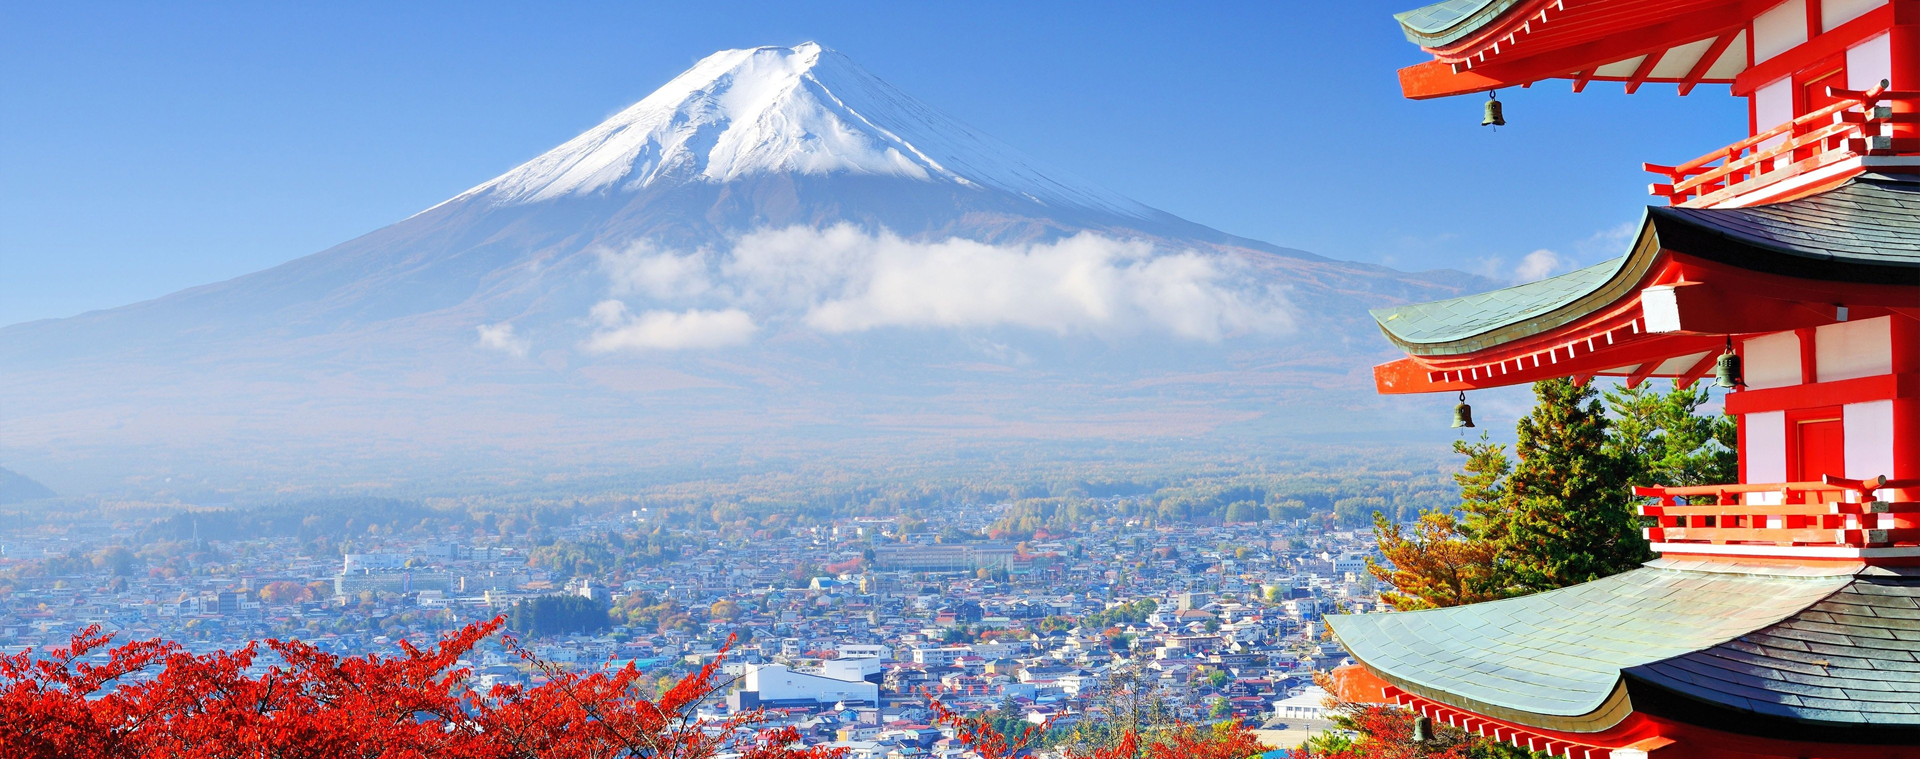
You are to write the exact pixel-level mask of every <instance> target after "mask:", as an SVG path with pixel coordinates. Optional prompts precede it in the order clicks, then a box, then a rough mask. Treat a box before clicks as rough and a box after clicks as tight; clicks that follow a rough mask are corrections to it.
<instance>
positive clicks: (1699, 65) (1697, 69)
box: [1680, 32, 1740, 97]
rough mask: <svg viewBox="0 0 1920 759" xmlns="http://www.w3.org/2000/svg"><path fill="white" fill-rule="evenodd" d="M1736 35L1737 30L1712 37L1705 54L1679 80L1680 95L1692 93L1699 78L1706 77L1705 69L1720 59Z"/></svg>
mask: <svg viewBox="0 0 1920 759" xmlns="http://www.w3.org/2000/svg"><path fill="white" fill-rule="evenodd" d="M1738 36H1740V35H1739V33H1738V32H1726V33H1723V34H1721V35H1720V36H1718V37H1715V38H1713V44H1711V45H1708V46H1707V52H1706V54H1705V55H1702V56H1700V60H1698V61H1695V62H1694V64H1693V68H1691V69H1688V70H1687V76H1686V78H1684V79H1682V80H1680V95H1681V96H1682V97H1685V96H1686V95H1688V94H1690V93H1692V92H1693V88H1694V87H1696V86H1698V85H1699V84H1700V80H1702V79H1705V78H1707V71H1709V70H1711V69H1712V68H1713V64H1714V62H1715V61H1718V60H1720V56H1722V55H1725V54H1726V52H1727V46H1729V45H1731V44H1733V38H1734V37H1738Z"/></svg>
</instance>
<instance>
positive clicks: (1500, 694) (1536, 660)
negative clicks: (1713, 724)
mask: <svg viewBox="0 0 1920 759" xmlns="http://www.w3.org/2000/svg"><path fill="white" fill-rule="evenodd" d="M1822 571H1823V572H1833V571H1836V570H1832V569H1827V570H1818V571H1816V573H1813V574H1811V575H1795V574H1769V573H1752V574H1749V573H1743V572H1729V571H1703V570H1701V569H1683V568H1676V567H1675V565H1672V564H1668V563H1663V562H1653V563H1652V564H1649V565H1648V566H1647V567H1643V568H1641V569H1636V570H1633V571H1631V572H1625V573H1622V574H1618V575H1614V576H1612V577H1607V578H1604V579H1601V580H1596V581H1594V582H1589V583H1585V584H1581V585H1575V586H1573V587H1569V588H1561V589H1559V590H1552V591H1547V592H1544V593H1536V594H1534V595H1530V596H1523V597H1520V598H1512V599H1507V600H1503V601H1493V602H1489V603H1480V604H1472V605H1468V606H1457V607H1453V608H1448V609H1435V610H1430V611H1416V612H1402V613H1393V614H1366V615H1346V616H1333V617H1328V618H1327V622H1328V624H1329V625H1330V626H1331V627H1332V628H1333V631H1334V633H1335V634H1336V635H1338V636H1339V638H1340V641H1341V643H1343V644H1345V645H1346V647H1347V650H1348V651H1350V652H1352V654H1353V656H1354V658H1355V659H1358V660H1359V661H1360V662H1361V663H1363V664H1365V665H1366V666H1367V667H1368V669H1371V670H1372V671H1374V672H1375V673H1376V674H1378V675H1380V676H1381V678H1383V679H1385V680H1387V681H1388V682H1390V683H1393V684H1394V685H1397V686H1399V687H1400V688H1401V689H1403V690H1406V691H1407V692H1409V693H1413V694H1416V695H1419V696H1422V697H1425V698H1428V699H1432V700H1434V701H1437V702H1440V703H1443V704H1448V705H1451V706H1454V707H1457V708H1460V709H1465V710H1468V711H1472V712H1477V713H1480V714H1485V715H1487V716H1490V717H1495V718H1499V719H1506V720H1510V721H1513V722H1518V723H1520V724H1525V725H1531V726H1535V727H1541V728H1547V729H1554V730H1564V731H1568V732H1596V731H1600V730H1605V729H1607V728H1609V727H1612V726H1613V725H1615V724H1618V723H1619V722H1620V720H1622V719H1625V718H1626V716H1627V714H1629V713H1630V712H1631V710H1632V706H1631V704H1630V702H1629V700H1628V698H1627V692H1626V689H1625V687H1624V685H1623V681H1622V672H1623V671H1624V670H1629V669H1632V668H1635V667H1640V666H1642V665H1647V664H1652V663H1655V662H1661V661H1665V660H1670V659H1675V658H1678V657H1683V656H1686V655H1688V654H1693V653H1695V652H1698V651H1702V650H1706V649H1710V648H1713V647H1714V646H1718V645H1720V644H1723V643H1726V642H1728V641H1730V640H1735V639H1738V638H1740V637H1741V636H1744V635H1747V634H1748V633H1751V632H1753V631H1755V630H1760V629H1763V628H1767V627H1769V626H1771V625H1774V624H1775V623H1778V622H1780V621H1782V620H1785V619H1787V618H1789V617H1792V616H1794V615H1795V614H1797V613H1799V612H1800V611H1802V610H1804V609H1806V608H1807V607H1809V606H1812V605H1814V604H1817V603H1819V602H1820V601H1821V600H1823V599H1825V598H1827V597H1828V596H1831V595H1833V594H1834V593H1836V592H1838V591H1840V590H1841V589H1843V588H1845V587H1847V586H1848V585H1849V584H1850V583H1852V582H1853V577H1852V576H1851V574H1850V571H1851V570H1850V569H1848V570H1839V571H1843V572H1849V573H1844V574H1839V575H1832V574H1819V573H1818V572H1822Z"/></svg>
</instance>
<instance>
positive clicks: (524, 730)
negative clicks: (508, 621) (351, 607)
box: [0, 618, 839, 759]
mask: <svg viewBox="0 0 1920 759" xmlns="http://www.w3.org/2000/svg"><path fill="white" fill-rule="evenodd" d="M502 623H503V620H502V619H500V618H495V619H493V620H492V621H489V622H483V623H474V624H471V625H468V626H467V627H466V628H464V629H462V630H460V631H458V632H456V633H453V634H451V635H448V636H446V637H444V638H442V639H441V640H440V641H439V643H438V644H437V645H435V646H433V647H432V648H431V649H428V650H421V649H419V648H416V647H415V646H413V645H411V644H409V643H407V642H405V641H402V642H401V643H400V647H401V650H402V655H400V656H390V657H389V656H380V655H377V654H368V655H365V656H355V657H338V656H334V655H332V654H328V653H326V652H324V651H321V650H319V649H316V648H314V647H313V646H310V645H307V644H305V643H302V642H300V641H280V640H269V641H267V642H266V647H267V648H268V649H271V650H272V651H273V652H274V653H275V654H278V656H279V659H280V660H281V662H282V663H279V664H274V665H272V666H264V667H255V660H256V659H257V658H259V657H260V654H261V649H260V644H258V643H250V644H248V645H247V646H246V647H244V648H241V649H239V650H236V651H223V652H218V653H214V654H207V655H194V654H191V653H188V652H186V651H184V650H182V649H181V648H180V647H179V646H178V645H176V644H174V643H170V642H162V641H138V642H133V643H127V644H125V645H121V646H119V647H117V648H113V649H112V650H111V651H110V652H109V654H108V661H107V662H106V663H104V664H95V663H93V662H92V661H89V659H91V658H92V657H93V654H94V652H95V651H98V650H100V649H102V648H105V647H106V646H107V645H108V643H109V642H110V641H111V636H107V635H101V634H100V632H99V628H98V627H97V626H95V627H89V628H87V629H86V630H84V631H82V632H81V633H79V634H76V635H74V636H73V639H72V642H71V643H69V644H68V645H67V646H64V647H60V648H56V649H53V650H50V651H47V652H45V653H44V654H38V655H37V654H36V653H35V652H33V651H32V650H28V651H23V652H21V653H19V654H14V655H11V656H5V657H0V756H5V757H10V758H14V757H17V758H20V759H28V758H38V757H48V758H49V759H51V758H52V757H62V758H66V757H72V758H76V759H92V758H94V757H98V758H100V759H122V758H126V759H133V758H142V759H144V758H145V757H208V758H215V757H286V758H288V759H300V758H305V757H312V758H313V759H321V758H322V757H324V758H326V759H334V758H335V757H422V758H424V757H448V758H449V759H469V758H471V759H512V758H517V757H552V758H555V759H575V758H578V759H587V758H589V757H618V756H646V757H658V758H659V759H704V758H705V757H711V756H714V755H716V754H719V753H722V752H738V753H739V754H740V755H741V756H742V757H743V759H830V758H831V757H836V756H838V755H839V753H838V752H835V751H831V750H827V749H823V748H797V747H795V744H797V742H798V740H799V737H800V736H799V734H798V733H797V732H796V731H794V730H793V729H792V728H785V729H779V730H755V728H756V727H757V726H758V725H759V724H761V723H762V717H761V715H760V714H759V713H757V712H747V713H742V714H736V715H732V716H729V717H727V718H725V719H723V720H717V721H714V720H708V721H701V720H698V719H696V718H695V717H694V707H695V706H696V705H697V704H699V703H700V701H701V700H703V699H705V698H707V697H708V696H710V695H712V694H713V693H714V691H715V688H716V687H717V686H716V684H715V680H714V673H715V671H716V667H717V666H718V665H719V661H718V660H716V661H714V662H712V663H709V664H708V665H706V666H705V667H702V668H701V669H700V671H699V672H697V673H695V674H693V675H690V676H688V677H687V678H685V679H683V680H681V681H680V682H679V683H678V684H677V685H675V686H674V687H672V688H670V689H668V690H667V692H665V693H664V694H661V695H660V696H659V697H658V699H657V700H653V699H648V698H645V697H642V695H641V693H642V691H643V689H644V688H645V687H646V686H645V683H644V682H643V681H641V679H640V673H639V672H638V671H637V670H635V669H634V667H633V666H632V665H631V664H629V665H628V666H626V667H624V668H622V669H620V670H618V671H613V672H606V671H601V672H592V673H588V674H580V673H575V672H569V671H565V670H563V669H561V668H559V667H556V666H553V665H551V664H547V663H545V662H541V661H539V660H538V659H537V658H535V657H533V656H532V655H531V654H530V653H528V652H526V651H525V649H522V648H519V647H518V645H517V644H513V643H511V639H509V644H510V646H511V647H512V648H513V649H514V650H516V651H518V652H519V653H520V655H521V656H522V657H524V658H526V659H527V660H528V661H529V662H530V663H531V664H533V665H534V666H536V667H538V668H540V669H541V670H542V671H543V672H544V673H545V674H546V675H547V680H546V682H544V683H541V684H539V685H535V686H531V687H527V686H517V685H496V686H493V687H492V688H489V689H488V690H487V691H486V692H485V693H481V692H479V691H478V690H476V689H474V688H472V687H469V686H468V685H467V681H468V679H469V675H470V674H471V673H470V672H469V671H468V670H467V669H466V668H464V667H460V666H458V663H459V660H460V658H461V656H462V655H464V654H466V653H467V652H468V651H471V650H473V648H474V647H475V646H476V645H477V644H478V643H479V642H480V641H481V640H482V639H484V638H486V637H487V636H489V635H492V634H493V633H495V632H496V631H498V630H499V628H500V626H501V624H502Z"/></svg>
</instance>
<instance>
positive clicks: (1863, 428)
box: [1840, 401, 1893, 480]
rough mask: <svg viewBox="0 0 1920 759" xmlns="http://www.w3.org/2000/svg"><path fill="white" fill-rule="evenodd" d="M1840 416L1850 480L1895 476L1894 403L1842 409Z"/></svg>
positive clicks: (1875, 402)
mask: <svg viewBox="0 0 1920 759" xmlns="http://www.w3.org/2000/svg"><path fill="white" fill-rule="evenodd" d="M1841 414H1842V417H1841V421H1840V424H1841V425H1843V426H1844V427H1845V429H1846V435H1847V477H1849V478H1851V479H1855V480H1864V479H1866V478H1868V477H1874V476H1877V475H1886V476H1888V477H1891V476H1893V401H1869V402H1867V403H1849V404H1847V405H1845V406H1842V407H1841Z"/></svg>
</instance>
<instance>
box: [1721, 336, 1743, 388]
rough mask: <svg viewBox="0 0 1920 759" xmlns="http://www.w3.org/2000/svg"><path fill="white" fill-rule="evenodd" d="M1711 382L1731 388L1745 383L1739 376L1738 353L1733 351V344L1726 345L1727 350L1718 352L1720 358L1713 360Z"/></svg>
mask: <svg viewBox="0 0 1920 759" xmlns="http://www.w3.org/2000/svg"><path fill="white" fill-rule="evenodd" d="M1713 384H1715V385H1718V386H1720V387H1724V388H1726V389H1728V390H1732V389H1733V388H1735V387H1739V386H1741V385H1744V384H1747V383H1746V381H1745V380H1742V379H1741V378H1740V355H1739V354H1737V353H1734V352H1733V346H1732V345H1728V346H1727V352H1726V353H1722V354H1720V360H1719V361H1715V362H1713Z"/></svg>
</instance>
